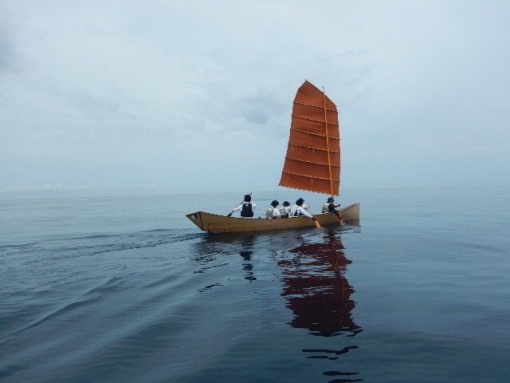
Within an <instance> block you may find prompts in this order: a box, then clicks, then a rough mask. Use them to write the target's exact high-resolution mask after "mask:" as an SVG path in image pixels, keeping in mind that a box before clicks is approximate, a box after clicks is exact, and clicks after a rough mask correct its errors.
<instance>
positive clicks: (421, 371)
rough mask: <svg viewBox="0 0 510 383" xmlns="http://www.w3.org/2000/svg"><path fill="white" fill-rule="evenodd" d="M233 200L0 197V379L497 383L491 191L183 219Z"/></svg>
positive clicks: (262, 200)
mask: <svg viewBox="0 0 510 383" xmlns="http://www.w3.org/2000/svg"><path fill="white" fill-rule="evenodd" d="M278 193H281V194H282V195H276V197H278V198H280V199H282V200H283V198H284V197H285V198H287V196H285V195H283V194H285V193H287V195H291V194H294V193H292V192H290V193H289V192H288V191H286V192H282V191H278V192H276V194H278ZM240 197H242V195H241V196H239V195H237V194H227V195H199V196H180V195H144V196H134V195H133V196H97V197H83V196H71V195H66V196H60V197H56V196H50V197H48V196H46V197H41V196H34V195H27V194H25V195H21V196H13V195H5V196H3V198H2V199H1V200H0V229H1V232H0V381H2V383H3V382H4V381H5V382H183V383H184V382H186V383H189V382H361V381H363V382H475V381H476V382H507V381H508V379H509V376H510V363H509V362H510V283H509V282H510V277H509V275H510V261H509V253H510V252H509V249H510V234H509V233H510V230H509V229H510V225H509V215H510V193H509V192H508V191H507V189H505V188H500V189H497V188H494V189H491V190H487V189H471V190H456V189H430V190H421V191H419V190H404V191H402V190H400V191H396V190H379V191H350V192H349V191H347V192H345V193H344V198H343V200H344V201H345V203H346V204H348V203H351V202H354V201H356V200H360V201H361V203H362V212H361V214H362V220H361V223H360V225H359V226H346V227H344V228H342V229H339V228H335V229H321V230H317V229H314V228H311V229H306V230H301V231H286V232H280V233H266V234H260V235H256V236H251V235H242V236H225V235H223V236H208V235H206V234H204V233H202V232H200V231H199V230H198V229H197V228H196V227H194V226H193V225H192V224H191V222H189V221H188V220H187V219H186V218H185V217H184V214H185V213H189V212H192V211H195V210H199V209H201V210H207V211H211V212H217V213H228V212H229V211H230V210H231V208H232V207H233V206H235V204H236V203H237V202H238V199H240ZM274 197H275V193H263V194H262V193H258V194H254V201H255V202H257V203H258V204H259V211H260V213H261V214H262V213H263V210H264V208H265V205H266V204H267V203H268V202H269V201H271V200H272V199H273V198H274ZM295 197H298V196H293V197H288V199H292V198H294V199H295ZM305 197H306V198H305V199H307V203H309V204H310V205H311V206H312V209H313V208H314V207H317V208H318V207H319V206H320V204H321V203H322V199H318V198H319V197H313V196H308V195H306V196H305ZM314 198H315V199H314Z"/></svg>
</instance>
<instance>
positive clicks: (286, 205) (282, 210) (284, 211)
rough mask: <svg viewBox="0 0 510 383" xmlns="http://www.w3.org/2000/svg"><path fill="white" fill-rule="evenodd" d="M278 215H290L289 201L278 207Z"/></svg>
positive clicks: (284, 216) (288, 216) (285, 216)
mask: <svg viewBox="0 0 510 383" xmlns="http://www.w3.org/2000/svg"><path fill="white" fill-rule="evenodd" d="M280 215H281V217H282V218H290V217H292V208H291V207H290V203H289V201H285V202H284V203H283V206H282V207H281V208H280Z"/></svg>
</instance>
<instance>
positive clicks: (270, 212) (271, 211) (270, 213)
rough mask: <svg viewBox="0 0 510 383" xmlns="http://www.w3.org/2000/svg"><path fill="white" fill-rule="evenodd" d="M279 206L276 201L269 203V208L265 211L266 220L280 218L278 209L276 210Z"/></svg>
mask: <svg viewBox="0 0 510 383" xmlns="http://www.w3.org/2000/svg"><path fill="white" fill-rule="evenodd" d="M279 204H280V203H279V202H278V201H277V200H273V202H271V206H270V207H269V208H268V209H267V210H266V218H269V219H274V218H281V214H280V209H278V205H279Z"/></svg>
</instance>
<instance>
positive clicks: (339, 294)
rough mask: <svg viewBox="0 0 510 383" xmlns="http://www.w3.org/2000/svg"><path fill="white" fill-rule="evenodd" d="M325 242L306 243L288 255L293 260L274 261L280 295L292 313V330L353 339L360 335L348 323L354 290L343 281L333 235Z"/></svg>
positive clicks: (337, 241) (340, 255) (342, 262)
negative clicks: (278, 270)
mask: <svg viewBox="0 0 510 383" xmlns="http://www.w3.org/2000/svg"><path fill="white" fill-rule="evenodd" d="M326 238H327V242H326V243H324V242H322V243H306V244H301V245H299V246H297V247H294V248H293V249H291V250H290V251H289V252H290V253H293V254H295V257H294V258H293V259H286V260H280V261H278V265H279V266H280V268H281V270H282V281H283V293H282V295H283V296H284V297H285V298H286V300H287V307H289V308H290V309H291V310H292V311H293V313H294V319H293V320H292V322H291V323H290V325H291V326H292V327H295V328H303V329H308V330H310V333H311V334H313V335H318V336H335V335H347V336H354V335H356V334H357V333H358V332H360V331H361V328H360V327H359V326H357V325H356V324H355V323H354V321H353V319H352V310H353V309H354V307H355V302H354V300H352V298H351V295H352V293H353V292H354V289H353V288H352V286H351V285H350V284H349V282H348V281H347V279H346V278H345V275H344V273H345V271H346V266H347V265H348V264H349V263H351V261H350V260H348V259H347V258H346V257H345V254H344V252H343V249H344V247H343V245H342V242H341V240H340V239H339V238H336V237H335V232H334V231H329V232H328V233H327V237H326Z"/></svg>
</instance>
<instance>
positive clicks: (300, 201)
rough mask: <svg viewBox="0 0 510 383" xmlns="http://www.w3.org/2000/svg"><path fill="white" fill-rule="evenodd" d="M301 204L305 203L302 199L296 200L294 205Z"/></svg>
mask: <svg viewBox="0 0 510 383" xmlns="http://www.w3.org/2000/svg"><path fill="white" fill-rule="evenodd" d="M303 202H305V200H304V199H303V198H298V200H297V201H296V205H302V204H303Z"/></svg>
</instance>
